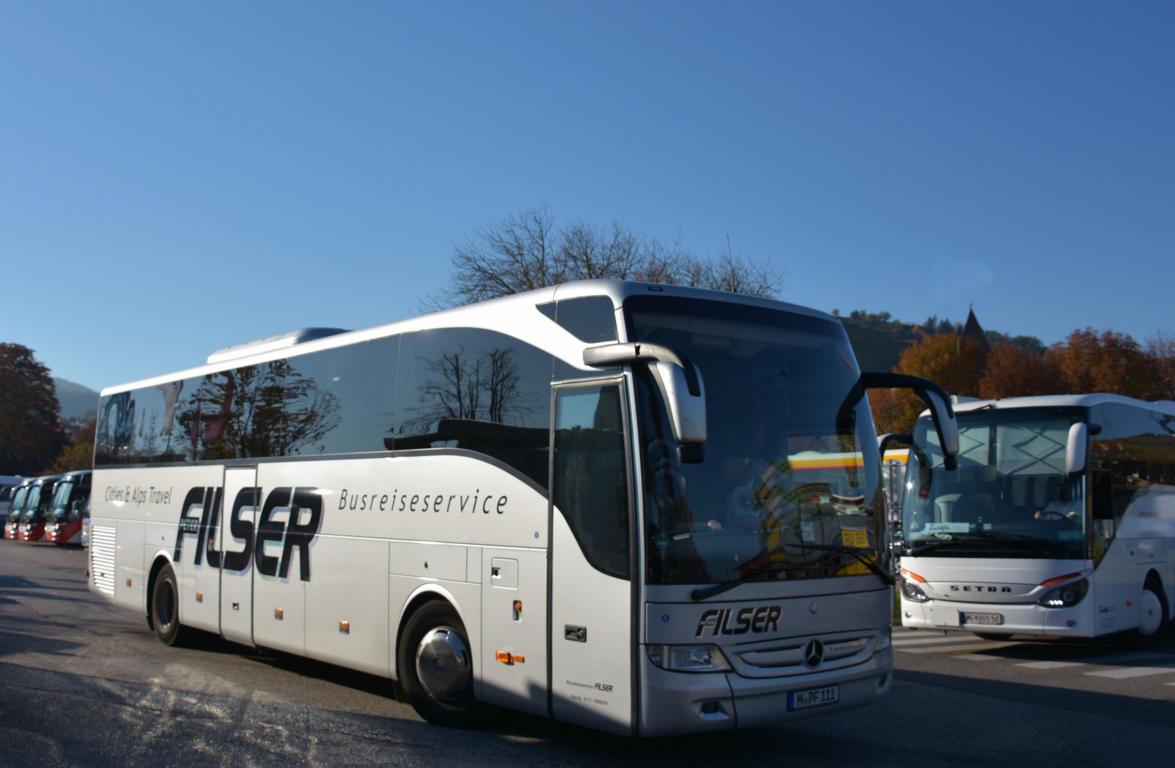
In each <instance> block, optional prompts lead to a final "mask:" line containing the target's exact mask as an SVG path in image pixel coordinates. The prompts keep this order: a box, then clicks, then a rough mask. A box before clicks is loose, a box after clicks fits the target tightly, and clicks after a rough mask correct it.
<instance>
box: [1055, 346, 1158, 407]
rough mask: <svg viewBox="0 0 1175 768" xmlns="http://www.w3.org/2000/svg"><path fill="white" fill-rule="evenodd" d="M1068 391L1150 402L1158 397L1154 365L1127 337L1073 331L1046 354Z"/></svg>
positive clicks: (1152, 360)
mask: <svg viewBox="0 0 1175 768" xmlns="http://www.w3.org/2000/svg"><path fill="white" fill-rule="evenodd" d="M1048 358H1049V361H1050V362H1051V363H1052V364H1053V365H1055V366H1056V368H1057V370H1058V371H1059V372H1060V375H1061V379H1062V381H1063V382H1064V385H1065V387H1066V389H1067V390H1068V391H1069V392H1113V393H1116V394H1119V395H1126V396H1128V397H1139V398H1143V399H1149V398H1152V397H1157V396H1158V395H1159V392H1158V389H1159V386H1158V373H1159V371H1158V370H1157V366H1156V364H1155V360H1154V358H1153V357H1151V356H1150V355H1148V354H1147V353H1146V352H1144V351H1143V350H1142V349H1141V348H1140V347H1139V346H1138V342H1136V341H1135V340H1134V339H1133V338H1131V337H1130V336H1129V335H1128V334H1125V333H1118V332H1116V331H1103V332H1101V333H1098V332H1097V331H1094V330H1093V329H1091V328H1086V329H1085V330H1083V331H1074V332H1073V333H1071V334H1070V335H1069V338H1068V339H1066V341H1065V342H1064V343H1063V344H1058V345H1057V346H1055V347H1053V348H1052V349H1050V350H1049V352H1048Z"/></svg>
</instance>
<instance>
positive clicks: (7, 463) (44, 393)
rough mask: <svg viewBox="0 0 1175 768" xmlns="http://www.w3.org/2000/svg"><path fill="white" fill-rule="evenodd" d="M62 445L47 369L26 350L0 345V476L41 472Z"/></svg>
mask: <svg viewBox="0 0 1175 768" xmlns="http://www.w3.org/2000/svg"><path fill="white" fill-rule="evenodd" d="M64 444H65V434H64V433H63V432H62V429H61V421H60V418H59V416H58V403H57V390H56V388H55V387H54V386H53V379H52V378H51V377H50V376H49V369H48V368H46V367H45V366H44V365H42V364H41V363H39V362H37V359H36V358H35V357H34V356H33V351H32V350H31V349H29V348H28V347H26V346H23V345H21V344H0V474H8V475H28V474H33V473H36V472H41V471H43V470H44V469H45V468H46V467H48V466H50V465H51V464H52V463H53V461H54V459H55V458H56V457H57V454H58V453H59V452H60V451H61V447H62V446H63V445H64Z"/></svg>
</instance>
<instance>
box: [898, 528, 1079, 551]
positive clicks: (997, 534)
mask: <svg viewBox="0 0 1175 768" xmlns="http://www.w3.org/2000/svg"><path fill="white" fill-rule="evenodd" d="M944 535H946V536H949V538H944V539H935V540H933V541H925V542H924V541H922V540H920V541H917V542H910V553H911V554H914V555H917V554H921V553H922V552H928V551H930V550H933V549H939V548H941V547H945V546H948V545H956V546H960V545H966V544H973V543H975V542H982V543H987V542H991V543H1005V544H1009V543H1012V544H1025V545H1028V546H1030V547H1032V548H1035V549H1036V550H1037V551H1040V552H1048V553H1049V554H1055V553H1056V551H1057V548H1056V547H1055V546H1053V543H1052V542H1051V541H1049V540H1048V539H1046V538H1043V537H1041V536H1029V535H1028V534H1024V533H1008V532H1005V531H969V532H966V533H950V534H944Z"/></svg>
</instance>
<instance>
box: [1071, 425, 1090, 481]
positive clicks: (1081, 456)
mask: <svg viewBox="0 0 1175 768" xmlns="http://www.w3.org/2000/svg"><path fill="white" fill-rule="evenodd" d="M1087 445H1089V427H1087V426H1086V425H1085V422H1083V421H1079V422H1077V423H1076V424H1071V425H1070V426H1069V444H1068V447H1067V449H1066V451H1065V471H1066V472H1068V473H1069V474H1070V475H1075V474H1077V473H1078V472H1082V471H1084V470H1085V461H1086V446H1087Z"/></svg>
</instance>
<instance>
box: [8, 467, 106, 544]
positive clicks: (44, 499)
mask: <svg viewBox="0 0 1175 768" xmlns="http://www.w3.org/2000/svg"><path fill="white" fill-rule="evenodd" d="M92 474H93V473H92V472H91V471H90V470H88V469H87V470H79V471H76V472H67V473H65V474H63V475H42V476H40V477H30V478H23V479H20V480H19V481H18V482H16V483H14V484H13V486H12V487H11V488H10V489H9V491H8V493H9V507H8V516H7V518H6V519H5V521H4V538H6V539H14V540H16V541H45V542H48V543H53V544H85V543H86V540H85V539H86V535H87V534H88V530H87V529H86V526H87V524H88V523H89V517H90V482H91V476H92Z"/></svg>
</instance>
